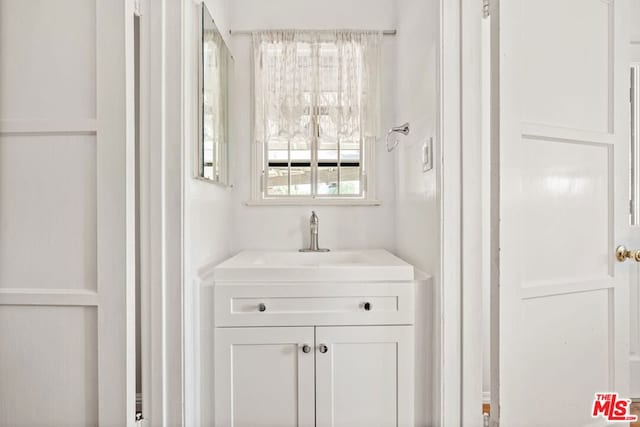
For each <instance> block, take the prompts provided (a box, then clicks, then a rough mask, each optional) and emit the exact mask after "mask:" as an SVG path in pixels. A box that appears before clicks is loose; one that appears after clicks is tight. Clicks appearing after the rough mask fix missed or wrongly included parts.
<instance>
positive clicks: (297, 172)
mask: <svg viewBox="0 0 640 427" xmlns="http://www.w3.org/2000/svg"><path fill="white" fill-rule="evenodd" d="M310 194H311V168H308V167H291V195H295V196H309V195H310Z"/></svg>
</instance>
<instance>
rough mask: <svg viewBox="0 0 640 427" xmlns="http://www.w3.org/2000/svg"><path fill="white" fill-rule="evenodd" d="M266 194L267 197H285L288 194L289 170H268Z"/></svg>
mask: <svg viewBox="0 0 640 427" xmlns="http://www.w3.org/2000/svg"><path fill="white" fill-rule="evenodd" d="M267 194H268V195H269V196H286V195H287V194H289V168H269V173H268V174H267Z"/></svg>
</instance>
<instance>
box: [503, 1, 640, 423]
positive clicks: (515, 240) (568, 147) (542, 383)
mask: <svg viewBox="0 0 640 427" xmlns="http://www.w3.org/2000/svg"><path fill="white" fill-rule="evenodd" d="M492 3H493V4H494V7H493V10H492V12H493V13H492V50H493V58H492V74H493V83H492V86H493V87H492V96H493V106H494V108H493V111H494V113H497V114H495V115H494V117H493V125H494V126H493V131H494V144H493V150H494V151H493V154H492V168H493V170H494V175H495V176H496V177H497V176H499V181H498V180H496V181H494V183H493V185H492V189H493V191H495V192H496V193H495V194H497V195H499V198H494V202H493V203H494V205H493V206H492V223H493V226H494V228H493V230H492V231H493V232H494V238H498V240H497V241H496V243H497V244H494V245H492V249H493V256H494V259H496V260H499V267H498V268H499V271H494V272H493V277H492V285H493V286H495V287H496V288H495V289H496V290H498V292H499V303H498V301H497V300H495V299H494V300H493V304H494V305H493V309H495V310H499V311H498V312H497V313H495V314H497V315H498V316H494V317H493V319H494V324H493V326H494V327H496V328H497V330H496V329H494V332H497V336H498V345H497V346H495V345H494V347H493V351H494V353H493V355H492V357H494V360H496V361H497V360H499V363H498V364H496V365H494V368H497V371H496V370H495V369H494V372H493V380H492V383H493V384H494V386H493V387H494V389H493V391H494V393H493V395H492V398H493V399H494V401H493V404H492V408H491V409H492V411H491V412H492V417H494V420H496V418H497V417H499V421H500V423H501V425H503V426H509V427H512V426H536V427H544V426H550V427H551V426H554V427H555V426H585V425H603V424H605V421H604V420H603V419H599V420H595V419H593V418H592V417H591V409H592V403H593V399H594V394H595V393H597V392H607V391H611V392H619V393H621V394H622V395H623V396H625V397H628V395H627V393H628V378H629V371H628V364H629V360H628V354H629V348H628V347H629V333H628V322H629V321H628V286H629V278H628V277H629V268H630V264H629V263H626V264H622V263H618V262H617V261H616V258H615V248H616V246H617V245H619V244H624V245H630V244H632V243H633V242H631V241H629V236H630V234H629V225H628V224H629V201H628V182H627V181H628V173H629V163H628V161H629V157H628V156H629V106H628V97H629V92H628V81H629V75H628V62H627V61H628V59H627V53H628V52H627V50H628V43H629V42H628V40H629V38H628V34H627V31H628V26H627V23H626V22H625V17H626V16H627V14H626V13H627V10H626V8H627V6H628V0H509V1H504V2H499V6H498V7H496V6H495V4H497V3H498V2H492ZM498 8H499V10H498ZM497 171H499V175H496V174H495V172H497ZM495 232H498V233H497V234H496V233H495ZM494 295H496V294H495V293H494ZM496 319H499V320H498V321H497V322H496V321H495V320H496ZM496 357H499V359H495V358H496ZM496 375H498V378H496ZM496 391H497V393H496ZM496 398H497V399H498V400H499V402H498V401H497V400H495V399H496Z"/></svg>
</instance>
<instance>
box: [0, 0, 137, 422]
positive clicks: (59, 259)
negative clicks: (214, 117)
mask: <svg viewBox="0 0 640 427" xmlns="http://www.w3.org/2000/svg"><path fill="white" fill-rule="evenodd" d="M127 3H128V2H126V1H124V0H120V1H112V0H58V1H55V2H31V1H26V2H25V1H21V0H0V379H1V380H0V383H1V385H0V426H5V425H6V426H21V425H25V426H32V425H44V426H50V425H69V426H73V425H82V426H95V425H102V426H125V425H127V423H129V425H131V424H133V422H134V416H135V414H134V412H133V408H134V405H135V390H134V389H133V388H132V387H131V386H130V384H131V379H133V375H134V369H133V366H134V365H133V363H132V360H133V359H132V358H133V357H134V354H135V353H134V351H133V348H132V346H129V347H128V348H127V344H131V343H132V338H133V335H132V334H131V333H130V332H131V330H130V329H127V327H128V325H129V324H128V323H127V321H128V320H132V317H131V316H130V314H131V312H127V308H128V306H127V302H130V303H132V304H133V299H130V298H129V297H130V296H131V295H130V294H129V295H128V294H127V292H129V291H130V290H132V289H133V282H132V281H129V278H130V277H131V276H128V275H127V273H130V272H132V271H133V267H132V264H131V263H130V262H129V261H130V260H131V259H132V257H131V255H132V251H131V246H127V244H128V243H130V242H131V240H129V239H130V238H131V237H132V233H129V232H128V231H130V229H127V209H128V208H130V207H129V206H128V205H127V203H126V191H127V189H131V187H130V186H128V184H129V182H130V181H129V178H130V176H131V175H130V174H128V172H129V171H128V170H126V167H125V166H126V160H127V152H126V149H127V142H128V139H127V133H126V127H127V122H126V114H127V112H128V111H129V110H130V109H128V108H127V107H128V106H130V105H129V104H128V103H127V101H126V95H127V90H128V89H127V85H126V79H125V46H126V43H125V35H126V32H125V16H126V14H125V9H126V4H127ZM131 207H132V206H131ZM127 267H128V269H127ZM130 307H131V308H132V306H130ZM130 325H133V322H131V323H130ZM127 338H129V339H130V341H129V342H127ZM127 411H129V412H127Z"/></svg>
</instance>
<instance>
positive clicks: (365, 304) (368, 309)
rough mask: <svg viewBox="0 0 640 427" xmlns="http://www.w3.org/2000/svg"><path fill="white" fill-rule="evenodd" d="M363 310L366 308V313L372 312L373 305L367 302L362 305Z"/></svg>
mask: <svg viewBox="0 0 640 427" xmlns="http://www.w3.org/2000/svg"><path fill="white" fill-rule="evenodd" d="M362 308H364V310H365V311H371V303H370V302H365V303H364V304H362Z"/></svg>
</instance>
